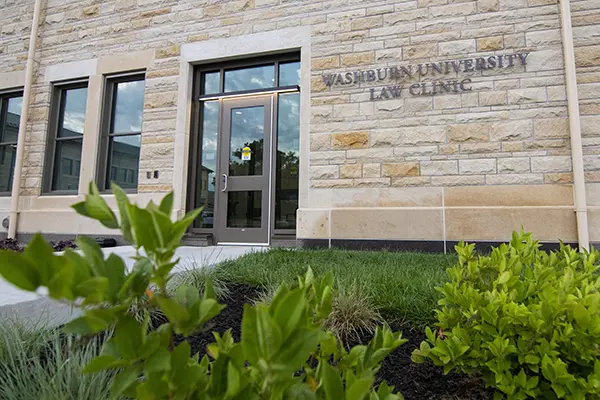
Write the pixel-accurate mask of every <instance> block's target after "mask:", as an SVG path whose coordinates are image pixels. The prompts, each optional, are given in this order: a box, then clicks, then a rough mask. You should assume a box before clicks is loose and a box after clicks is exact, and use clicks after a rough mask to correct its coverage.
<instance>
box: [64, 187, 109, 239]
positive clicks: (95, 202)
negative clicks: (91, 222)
mask: <svg viewBox="0 0 600 400" xmlns="http://www.w3.org/2000/svg"><path fill="white" fill-rule="evenodd" d="M88 191H89V193H88V194H87V195H86V196H85V201H84V202H81V203H77V204H75V205H73V206H72V208H73V209H74V210H75V211H76V212H77V213H78V214H80V215H83V216H84V217H89V218H92V219H95V220H97V221H99V222H100V223H101V224H102V225H104V226H105V227H107V228H109V229H117V228H118V227H119V223H118V222H117V217H116V216H115V214H114V213H113V212H112V210H111V209H110V207H108V205H107V204H106V201H104V199H103V198H102V197H101V196H100V192H99V191H98V187H97V186H96V183H94V181H92V182H90V186H89V190H88Z"/></svg>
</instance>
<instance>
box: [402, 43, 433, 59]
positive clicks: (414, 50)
mask: <svg viewBox="0 0 600 400" xmlns="http://www.w3.org/2000/svg"><path fill="white" fill-rule="evenodd" d="M436 55H437V43H430V44H420V45H416V46H407V47H405V48H404V60H414V59H418V58H430V57H435V56H436Z"/></svg>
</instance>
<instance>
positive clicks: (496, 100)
mask: <svg viewBox="0 0 600 400" xmlns="http://www.w3.org/2000/svg"><path fill="white" fill-rule="evenodd" d="M506 101H507V100H506V91H504V90H499V91H494V92H481V93H479V105H480V106H499V105H504V104H506Z"/></svg>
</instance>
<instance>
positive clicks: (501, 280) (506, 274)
mask: <svg viewBox="0 0 600 400" xmlns="http://www.w3.org/2000/svg"><path fill="white" fill-rule="evenodd" d="M510 277H511V273H510V271H504V272H503V273H501V274H500V276H499V277H498V283H499V284H501V285H503V284H505V283H506V282H508V280H509V279H510Z"/></svg>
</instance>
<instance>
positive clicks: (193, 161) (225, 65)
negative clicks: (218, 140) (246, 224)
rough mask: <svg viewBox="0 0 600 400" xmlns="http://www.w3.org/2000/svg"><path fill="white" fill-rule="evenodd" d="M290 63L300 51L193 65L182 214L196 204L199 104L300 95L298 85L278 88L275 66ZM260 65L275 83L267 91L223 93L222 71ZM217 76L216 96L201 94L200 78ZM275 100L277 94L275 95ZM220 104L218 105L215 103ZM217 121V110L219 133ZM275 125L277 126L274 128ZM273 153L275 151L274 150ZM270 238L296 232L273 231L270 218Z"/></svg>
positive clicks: (208, 231)
mask: <svg viewBox="0 0 600 400" xmlns="http://www.w3.org/2000/svg"><path fill="white" fill-rule="evenodd" d="M291 62H301V57H300V51H299V50H295V51H294V50H291V52H286V53H279V54H271V55H266V56H259V57H253V58H251V59H248V58H243V59H236V60H229V61H223V62H220V63H219V62H216V63H210V64H196V65H195V68H194V77H193V90H192V110H191V123H190V133H191V134H190V153H189V157H188V177H187V178H188V181H187V182H188V183H187V195H186V197H187V198H186V210H192V209H194V207H195V204H194V203H195V201H196V198H195V197H196V189H197V185H198V182H197V180H198V176H197V170H198V168H197V166H198V165H199V164H198V163H200V162H201V160H202V137H203V132H202V125H203V124H202V122H203V121H204V115H203V112H202V110H203V104H204V102H212V101H215V100H217V101H218V99H219V98H227V97H233V96H238V95H243V94H260V93H261V92H266V93H272V92H277V91H280V90H287V89H290V90H294V89H295V90H297V91H300V86H299V85H291V86H285V87H280V86H279V69H280V68H279V65H280V64H287V63H291ZM263 65H274V69H275V70H274V73H275V82H274V86H273V87H271V88H265V89H253V90H244V91H241V92H225V91H224V89H225V71H226V70H234V69H243V68H250V67H259V66H263ZM213 72H219V78H220V79H219V92H218V93H209V94H204V76H205V74H208V73H213ZM277 96H278V94H277ZM277 99H278V97H275V104H274V109H273V118H274V119H273V120H274V121H277V115H278V111H279V110H278V108H279V106H278V104H277ZM219 103H220V101H219ZM221 119H222V110H221V107H219V117H218V126H217V129H218V130H219V132H220V130H221ZM275 125H277V124H275ZM278 135H279V132H278V129H277V126H274V127H273V140H272V146H276V143H277V140H278ZM275 150H276V148H275ZM219 158H220V151H217V160H216V163H217V165H219ZM272 162H273V168H274V170H275V169H276V160H272ZM275 175H276V174H273V177H272V178H273V180H274V179H275ZM274 183H275V182H274V181H273V185H272V191H273V193H271V196H272V199H273V201H272V202H271V208H272V210H270V212H271V215H273V216H275V193H274V191H275V185H274ZM216 207H218V205H217V204H215V210H213V212H214V214H216V212H215V211H216ZM215 222H216V221H214V222H213V227H212V228H199V227H196V226H195V224H192V225H191V226H190V228H188V232H190V233H195V234H214V233H215V231H216V226H215ZM271 225H272V226H271V237H273V236H278V235H295V234H296V229H275V220H274V218H271Z"/></svg>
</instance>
